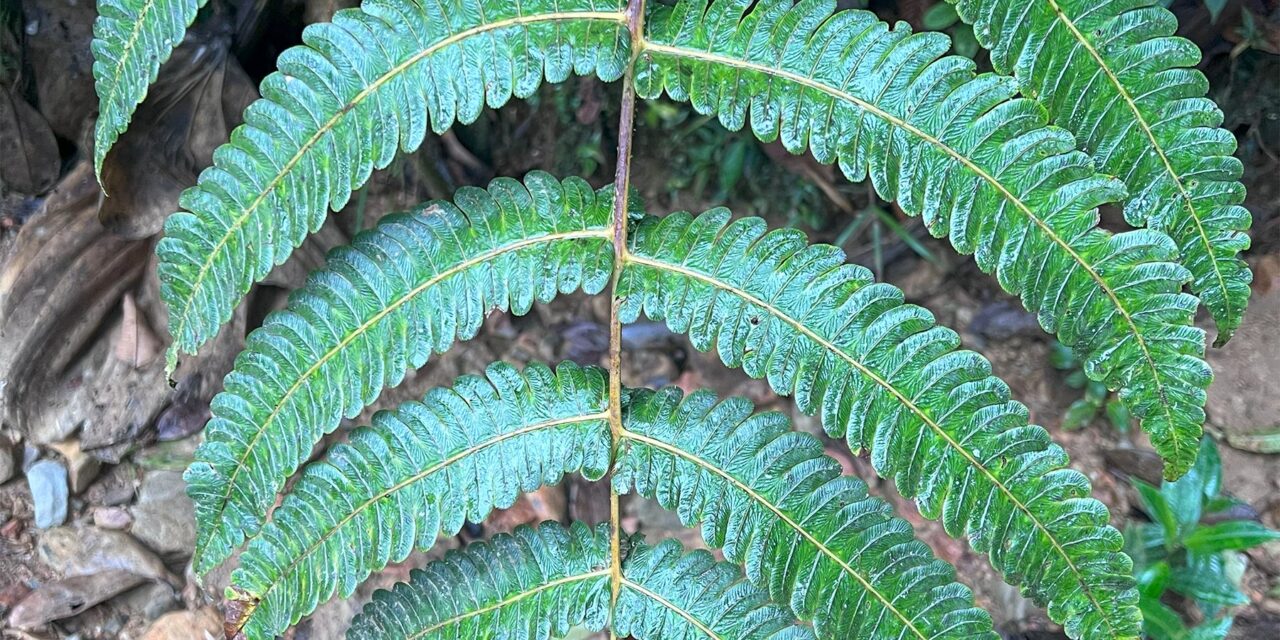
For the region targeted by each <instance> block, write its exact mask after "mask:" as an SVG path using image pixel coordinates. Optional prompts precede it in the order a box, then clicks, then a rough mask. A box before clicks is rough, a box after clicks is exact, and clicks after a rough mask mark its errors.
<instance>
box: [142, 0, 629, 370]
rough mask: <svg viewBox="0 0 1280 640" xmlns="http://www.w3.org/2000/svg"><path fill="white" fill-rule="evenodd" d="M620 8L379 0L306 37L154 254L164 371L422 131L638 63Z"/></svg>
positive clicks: (585, 2)
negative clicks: (162, 311)
mask: <svg viewBox="0 0 1280 640" xmlns="http://www.w3.org/2000/svg"><path fill="white" fill-rule="evenodd" d="M623 4H624V3H623V1H622V0H524V1H522V2H508V1H506V0H486V1H485V2H480V3H477V2H473V1H466V0H447V1H443V0H442V1H440V2H415V1H412V0H382V1H378V2H366V3H365V4H364V6H363V7H362V8H360V9H352V10H346V11H340V12H338V13H337V14H336V15H335V16H334V18H333V22H332V23H323V24H317V25H312V26H310V27H308V28H307V29H306V31H305V32H304V33H303V40H304V42H305V43H306V45H305V46H299V47H294V48H292V49H289V50H288V51H286V52H285V53H284V54H282V55H281V56H280V59H279V71H278V72H276V73H273V74H271V75H270V76H268V77H267V78H266V79H265V80H264V81H263V83H262V96H263V98H262V99H261V100H258V101H257V102H255V103H253V104H252V105H250V107H249V108H248V109H247V110H246V111H245V124H244V125H242V126H241V127H239V128H237V129H236V130H235V131H233V132H232V134H231V141H230V142H229V143H228V144H226V145H223V146H222V147H220V148H219V149H218V150H217V151H216V152H215V153H214V164H213V166H212V167H210V168H209V169H207V170H205V171H204V173H202V174H201V176H200V181H199V184H197V185H196V186H195V187H192V188H191V189H188V190H187V191H186V192H185V193H184V194H183V195H182V198H181V201H180V203H181V206H182V207H183V209H184V211H181V212H178V213H176V214H174V215H172V216H170V217H169V219H168V220H167V221H166V223H165V237H164V239H162V240H161V241H160V243H159V245H158V246H157V248H156V253H157V254H158V256H159V258H160V264H159V273H160V279H161V282H162V288H161V297H162V298H163V299H164V302H165V304H166V305H167V306H168V309H169V317H170V321H169V332H170V334H171V335H172V336H173V340H174V342H173V345H172V347H171V348H170V350H169V354H168V359H169V368H170V369H172V368H173V367H174V365H175V363H176V359H177V355H178V354H179V353H180V352H187V353H194V352H195V350H196V349H197V348H198V347H199V346H200V345H201V344H202V343H203V342H204V341H205V340H207V339H209V338H210V337H212V336H213V335H214V334H215V333H216V331H217V328H218V326H219V325H220V324H222V323H223V322H225V321H226V319H227V318H229V317H230V315H231V312H232V309H233V308H234V307H235V306H236V304H237V303H238V301H239V300H240V298H241V297H243V296H244V294H245V293H247V292H248V291H249V287H250V286H251V285H252V284H253V283H254V282H257V281H259V280H261V279H262V278H264V277H265V276H266V275H267V273H268V272H269V271H270V270H271V268H272V267H274V266H275V265H277V264H280V263H281V262H283V261H284V260H285V259H286V258H287V257H288V256H289V254H290V253H291V252H292V251H293V249H294V248H296V247H297V246H298V245H300V244H301V243H302V240H303V238H304V237H305V236H306V234H307V233H309V232H312V231H315V230H316V229H317V228H319V226H320V224H321V223H322V222H323V221H324V218H325V215H326V213H327V212H328V210H329V209H330V208H332V209H335V210H336V209H339V208H341V207H342V206H343V205H344V204H345V203H346V202H347V200H348V198H349V197H350V195H351V192H352V190H353V189H356V188H359V187H360V186H361V185H363V184H364V183H365V181H366V180H367V179H368V177H369V175H370V172H371V171H372V170H373V169H375V168H381V167H385V166H387V164H389V163H390V162H391V160H392V159H393V158H394V156H395V154H396V151H397V150H398V149H399V150H405V151H411V150H413V149H416V148H417V147H418V145H419V144H421V142H422V139H423V136H424V135H425V133H426V130H427V127H428V123H430V127H431V128H432V129H433V130H435V131H444V130H446V129H448V128H449V126H450V125H451V124H452V123H453V122H454V121H455V120H456V121H459V122H471V121H473V120H475V119H476V117H478V116H479V114H480V113H481V110H482V108H483V107H484V106H485V105H486V104H487V105H489V106H490V107H498V106H500V105H502V104H504V103H505V102H506V101H507V100H509V99H510V98H511V96H513V95H514V96H517V97H527V96H529V95H530V94H532V93H533V92H534V90H536V89H537V87H538V86H539V84H540V83H541V82H542V80H543V79H544V78H545V79H547V80H548V81H551V82H560V81H563V80H564V79H565V78H567V77H568V76H569V75H570V73H571V72H572V73H578V74H582V75H585V74H590V73H594V74H596V75H598V76H599V77H600V78H602V79H605V80H614V79H616V78H618V77H620V76H621V75H622V72H623V68H624V67H625V65H626V63H627V61H628V60H629V57H630V37H629V36H628V35H627V31H626V29H625V26H624V24H623V22H624V20H625V16H624V14H623V13H622V11H621V8H622V5H623Z"/></svg>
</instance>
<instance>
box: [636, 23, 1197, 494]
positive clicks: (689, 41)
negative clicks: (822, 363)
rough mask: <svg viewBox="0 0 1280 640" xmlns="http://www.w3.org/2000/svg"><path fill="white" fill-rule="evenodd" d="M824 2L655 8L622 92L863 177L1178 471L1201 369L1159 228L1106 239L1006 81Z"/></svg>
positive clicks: (1081, 187)
mask: <svg viewBox="0 0 1280 640" xmlns="http://www.w3.org/2000/svg"><path fill="white" fill-rule="evenodd" d="M834 4H835V3H834V0H806V1H804V2H801V3H799V4H796V5H793V4H792V2H791V0H761V1H759V2H753V1H752V0H715V1H713V2H708V1H707V0H685V1H683V2H680V3H679V4H677V5H676V6H675V7H673V8H672V7H659V8H656V9H655V10H654V11H653V12H652V14H651V15H650V16H649V21H648V31H647V39H646V42H645V43H644V48H643V51H642V52H641V53H640V56H639V58H638V60H637V63H636V64H637V69H636V71H635V78H636V80H635V81H636V86H637V92H638V93H639V95H641V96H642V97H646V98H656V97H658V96H659V95H661V94H662V93H664V92H665V93H667V94H668V95H670V96H671V97H672V98H674V99H677V100H684V101H688V102H689V103H690V104H691V105H692V106H693V107H694V109H696V110H697V111H698V112H699V113H703V114H715V115H717V116H718V117H719V118H720V121H721V122H723V123H724V124H725V126H727V127H729V128H731V129H737V128H740V127H742V126H744V124H745V123H746V122H747V120H748V117H747V116H748V113H749V114H750V116H751V117H750V123H751V127H752V130H753V131H754V132H755V135H756V136H757V137H759V138H760V139H762V140H774V139H781V141H782V143H783V145H784V146H785V147H786V148H787V149H789V150H790V151H792V152H795V153H799V152H801V151H803V150H804V149H806V148H807V149H809V150H810V151H811V152H812V153H813V155H814V156H815V157H816V158H817V159H818V160H819V161H821V162H838V163H839V165H840V168H841V169H842V170H843V172H844V174H845V175H846V176H848V178H849V179H850V180H853V181H860V180H863V179H864V178H866V177H868V176H869V177H870V179H871V181H872V183H873V185H874V186H875V188H876V190H877V191H878V192H879V193H880V194H881V195H883V196H884V197H886V198H888V199H891V200H897V201H898V202H899V203H900V205H901V206H902V208H903V209H904V210H905V211H907V212H909V213H912V214H918V215H921V216H922V217H923V219H924V221H925V223H926V224H927V226H928V228H929V229H930V230H931V231H932V232H933V233H934V234H936V235H939V236H941V235H947V236H949V237H950V240H951V243H952V244H953V245H954V246H955V247H956V249H957V250H958V251H960V252H961V253H974V254H976V261H977V263H978V265H979V266H980V267H981V268H982V269H983V270H984V271H987V272H992V273H994V274H995V276H996V277H997V279H998V280H999V282H1000V284H1001V286H1002V287H1003V288H1004V289H1005V290H1006V291H1009V292H1010V293H1013V294H1017V295H1019V296H1020V297H1021V298H1022V302H1023V304H1024V306H1026V308H1027V309H1029V310H1031V311H1034V312H1037V313H1038V314H1039V319H1040V323H1041V325H1042V326H1043V327H1044V328H1045V329H1046V330H1047V331H1050V332H1052V333H1055V334H1056V335H1057V336H1058V339H1059V340H1061V341H1062V342H1063V343H1064V344H1066V345H1068V346H1069V347H1071V348H1072V349H1073V350H1074V351H1075V352H1076V353H1077V354H1079V355H1080V357H1081V359H1082V360H1084V361H1085V363H1086V372H1087V373H1088V374H1089V376H1090V377H1091V378H1093V379H1095V380H1101V381H1104V382H1105V383H1106V384H1107V385H1108V386H1109V387H1110V388H1112V389H1119V390H1120V391H1121V398H1122V399H1123V400H1124V401H1125V404H1126V405H1127V406H1128V407H1129V409H1130V412H1131V413H1132V414H1133V415H1134V416H1136V417H1138V418H1140V419H1141V422H1142V426H1143V428H1144V429H1145V430H1146V431H1147V432H1148V433H1149V434H1150V435H1151V439H1152V442H1153V443H1154V444H1155V446H1156V448H1157V450H1158V451H1159V452H1160V454H1161V456H1162V457H1164V459H1165V462H1166V468H1165V473H1166V475H1167V476H1169V477H1177V476H1179V475H1181V474H1182V473H1183V472H1185V471H1186V469H1187V468H1189V467H1190V465H1191V464H1192V462H1193V461H1194V460H1195V454H1196V444H1197V442H1198V441H1199V438H1200V433H1201V425H1202V423H1203V422H1204V417H1205V416H1204V409H1203V407H1204V403H1205V398H1206V394H1205V389H1206V387H1207V386H1208V384H1209V382H1210V379H1211V377H1212V375H1211V373H1210V371H1209V367H1208V365H1207V364H1205V362H1204V360H1203V355H1204V334H1203V332H1202V331H1201V330H1199V329H1196V328H1194V327H1193V326H1192V316H1193V314H1194V312H1195V308H1196V305H1197V302H1196V299H1195V298H1194V297H1192V296H1189V295H1186V294H1183V293H1181V289H1182V285H1183V284H1184V283H1185V282H1186V281H1187V280H1188V279H1189V278H1190V275H1189V273H1188V272H1187V270H1186V269H1185V268H1183V267H1182V266H1180V265H1178V264H1177V263H1176V262H1175V261H1176V259H1177V256H1178V252H1177V247H1176V246H1175V245H1174V243H1173V241H1172V240H1170V238H1169V237H1168V236H1166V235H1164V234H1163V233H1159V232H1154V231H1149V230H1141V231H1134V232H1130V233H1125V234H1119V235H1112V234H1110V233H1108V232H1106V231H1104V230H1102V229H1099V228H1098V226H1097V224H1098V212H1097V207H1098V206H1099V205H1101V204H1104V203H1106V202H1109V201H1113V200H1117V199H1119V198H1120V197H1121V196H1122V195H1123V194H1124V189H1123V185H1122V184H1121V183H1120V182H1119V181H1117V180H1115V179H1112V178H1107V177H1104V176H1102V175H1100V174H1098V173H1097V172H1096V171H1095V170H1094V167H1093V164H1092V162H1091V160H1090V159H1089V157H1088V156H1087V155H1086V154H1084V153H1082V152H1079V151H1075V150H1074V149H1075V140H1074V138H1073V137H1072V136H1071V134H1070V133H1068V132H1067V131H1065V130H1062V129H1058V128H1055V127H1050V126H1047V125H1046V123H1045V113H1044V109H1043V108H1042V107H1041V106H1039V105H1038V104H1037V103H1035V102H1033V101H1031V100H1026V99H1022V98H1017V97H1016V94H1017V86H1016V83H1015V82H1014V81H1013V80H1012V79H1010V78H1003V77H1000V76H994V75H989V74H988V75H979V76H975V75H974V73H973V66H974V65H973V61H972V60H969V59H967V58H962V57H958V56H944V55H943V54H944V53H945V52H946V50H947V48H948V46H949V41H948V39H947V38H946V36H944V35H941V34H937V33H926V34H911V33H910V29H909V28H908V27H907V26H906V25H905V24H902V25H899V26H897V27H896V28H894V29H890V28H889V27H888V25H886V24H885V23H883V22H881V21H880V20H879V19H878V18H876V16H875V15H874V14H871V13H869V12H865V11H840V12H836V13H833V9H834Z"/></svg>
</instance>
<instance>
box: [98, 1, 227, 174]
mask: <svg viewBox="0 0 1280 640" xmlns="http://www.w3.org/2000/svg"><path fill="white" fill-rule="evenodd" d="M205 2H207V0H98V19H97V20H95V21H94V23H93V44H92V45H91V48H92V50H93V79H94V83H95V87H94V88H95V89H96V90H97V93H98V122H97V124H96V125H94V131H93V167H94V169H95V170H96V171H97V172H98V174H99V175H101V174H102V160H103V158H105V157H107V151H110V150H111V146H112V145H114V144H115V143H116V140H117V139H119V137H120V134H122V133H124V131H125V129H126V128H128V126H129V119H130V118H132V117H133V111H134V109H136V108H137V107H138V105H139V104H141V103H142V100H143V99H144V98H146V97H147V89H148V87H150V86H151V83H152V82H155V80H156V74H158V73H159V72H160V65H161V64H164V62H165V61H166V60H168V59H169V55H170V54H172V53H173V50H174V49H175V48H177V46H178V45H179V44H181V43H182V39H183V37H184V36H185V35H186V32H187V27H189V26H191V22H192V21H193V20H195V18H196V11H197V10H198V9H199V8H200V7H203V6H204V3H205Z"/></svg>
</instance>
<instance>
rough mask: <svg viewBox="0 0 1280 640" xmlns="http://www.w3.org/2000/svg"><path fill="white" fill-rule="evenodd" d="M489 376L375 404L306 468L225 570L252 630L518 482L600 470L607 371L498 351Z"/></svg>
mask: <svg viewBox="0 0 1280 640" xmlns="http://www.w3.org/2000/svg"><path fill="white" fill-rule="evenodd" d="M486 377H487V379H486V378H481V377H477V376H463V377H462V378H459V379H458V381H457V383H456V384H455V385H454V387H453V388H451V389H446V388H439V389H435V390H433V391H432V392H430V393H429V394H427V396H426V398H425V399H424V400H423V401H422V402H409V403H405V404H403V405H401V406H400V407H399V408H398V409H396V410H395V411H388V412H380V413H378V414H377V415H376V416H374V419H373V425H372V426H371V427H367V428H364V429H359V430H357V431H355V432H353V433H352V434H351V437H350V439H349V441H348V442H347V443H346V444H341V445H338V446H335V447H334V448H332V449H331V450H330V452H329V454H328V456H327V458H326V459H325V460H324V461H323V462H319V463H314V464H310V465H308V466H307V467H306V469H305V471H304V472H303V473H302V474H301V477H300V478H299V480H298V482H297V483H296V484H295V485H294V487H293V490H292V491H291V492H290V493H289V495H288V496H287V497H286V498H285V500H284V502H283V503H282V504H281V505H280V508H278V509H277V510H276V511H275V513H274V515H273V516H272V521H271V522H270V523H269V524H268V525H267V526H266V527H264V528H263V530H262V533H261V534H260V535H259V536H257V537H256V538H255V539H254V541H253V543H252V544H250V545H249V547H248V549H246V550H245V552H244V554H242V555H241V556H240V568H239V569H237V570H236V572H235V573H234V574H233V575H232V583H233V584H234V585H235V586H236V588H237V592H238V593H241V594H244V596H245V597H247V598H249V599H251V600H252V601H253V602H254V603H255V605H254V608H253V610H252V612H251V613H250V615H249V616H248V618H247V619H246V620H245V621H244V622H245V625H244V631H245V633H246V635H247V636H248V637H252V638H256V637H266V638H269V637H275V636H277V635H279V634H281V633H283V632H284V631H285V629H287V628H288V627H289V626H290V625H292V624H294V623H296V622H297V621H298V619H299V618H300V617H301V616H303V615H306V614H308V613H311V611H313V610H314V609H315V607H316V606H317V605H318V604H320V603H321V602H324V601H326V600H328V599H329V598H330V597H332V596H333V595H334V592H335V591H336V592H337V594H338V595H339V596H340V597H344V598H345V597H348V596H350V595H351V593H352V592H353V591H355V588H356V586H358V585H359V584H360V583H361V582H362V581H364V579H365V578H366V577H368V575H369V572H370V571H376V570H378V569H381V568H383V567H385V566H386V565H387V563H388V562H399V561H402V560H404V559H405V557H406V556H408V554H409V552H410V551H412V550H413V549H415V548H418V549H427V548H429V547H431V546H433V545H434V544H435V541H436V537H437V536H438V535H441V534H443V535H455V534H456V533H457V532H458V531H459V530H460V529H461V528H462V525H463V524H464V522H466V521H471V522H484V520H485V519H486V518H487V517H488V516H489V512H490V511H491V510H492V509H494V508H507V507H510V506H511V505H512V503H514V502H515V499H516V497H517V496H518V495H520V493H523V492H529V491H534V490H536V489H538V488H541V487H543V486H546V485H553V484H556V483H558V482H559V481H560V478H561V477H562V475H563V474H565V473H581V474H582V475H584V476H585V477H586V478H588V479H590V480H598V479H599V478H601V477H602V476H603V475H604V473H605V471H607V470H608V468H609V451H610V441H609V427H608V424H607V421H606V414H605V411H606V409H607V390H606V384H605V376H604V372H603V371H601V370H599V369H594V368H593V369H582V368H580V367H578V366H577V365H574V364H572V363H565V364H562V365H560V367H559V368H558V369H557V370H556V371H555V372H552V371H551V370H550V369H548V368H547V367H546V366H545V365H541V364H530V365H529V366H528V367H527V368H526V369H525V370H524V372H523V373H521V372H520V371H518V370H516V369H515V368H514V367H512V366H511V365H509V364H506V363H497V364H494V365H491V366H490V367H489V368H488V370H487V376H486ZM463 637H466V636H463Z"/></svg>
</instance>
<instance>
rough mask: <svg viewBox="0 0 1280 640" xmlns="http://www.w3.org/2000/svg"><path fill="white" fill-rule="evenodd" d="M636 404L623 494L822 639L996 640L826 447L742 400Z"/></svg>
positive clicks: (619, 474) (652, 397) (670, 397)
mask: <svg viewBox="0 0 1280 640" xmlns="http://www.w3.org/2000/svg"><path fill="white" fill-rule="evenodd" d="M680 395H681V394H680V391H679V389H676V388H669V389H664V390H662V391H659V392H656V393H654V392H650V391H634V392H631V394H630V396H629V397H628V398H627V400H626V401H625V402H624V403H623V406H624V414H623V425H624V428H625V431H624V432H623V443H624V444H623V448H622V450H621V452H620V453H619V455H618V460H617V462H616V470H615V471H614V474H613V486H614V489H615V490H616V491H618V492H620V493H626V492H628V491H629V490H631V488H632V487H634V488H635V490H636V492H637V493H639V494H641V495H644V496H648V497H654V498H657V500H658V502H659V503H660V504H661V505H662V506H663V507H664V508H667V509H671V510H674V511H676V512H677V513H678V514H679V515H680V519H681V521H682V522H683V523H684V524H685V525H687V526H691V525H694V524H697V523H701V525H702V535H703V538H704V539H705V540H706V542H707V544H709V545H711V546H713V547H717V548H723V549H724V553H725V557H726V558H727V559H729V560H732V561H734V562H737V563H739V564H743V565H745V567H746V572H747V576H748V577H749V578H750V579H751V580H752V581H753V582H754V583H756V584H757V585H759V586H760V587H762V588H764V589H765V590H766V591H767V592H768V593H769V594H770V596H771V597H772V598H773V599H774V600H775V601H777V602H782V603H790V606H791V609H792V611H794V612H795V614H796V615H797V616H799V617H800V618H801V619H802V620H810V621H812V622H813V626H814V630H815V635H816V636H817V637H818V638H831V639H833V640H834V639H843V638H984V637H985V638H997V637H998V636H997V635H996V634H995V632H994V630H993V629H992V623H991V618H990V616H988V615H987V613H986V612H985V611H983V610H981V609H978V608H976V607H974V604H973V595H972V594H971V593H970V592H969V589H968V588H967V587H965V586H963V585H961V584H959V583H957V582H956V581H955V575H954V574H955V570H954V569H953V568H952V567H951V566H950V565H948V564H947V563H945V562H942V561H939V560H937V559H935V558H934V557H933V553H932V552H931V551H930V550H929V547H928V546H926V545H925V544H924V543H922V542H920V541H919V540H917V539H916V538H915V537H914V534H913V532H912V529H911V525H910V524H908V523H907V522H906V521H905V520H902V519H901V518H895V517H893V512H892V509H891V507H889V505H888V504H887V503H885V502H884V501H882V500H878V499H875V498H871V497H868V495H867V487H866V485H865V484H863V483H862V482H861V481H859V480H857V479H856V478H853V477H849V476H845V475H842V474H841V468H840V463H838V462H836V461H835V460H833V459H831V458H828V457H826V456H825V455H823V453H822V443H820V442H818V440H817V439H816V438H814V437H813V436H810V435H808V434H802V433H796V432H793V431H792V430H791V424H790V421H789V420H787V418H786V417H785V416H783V415H782V414H780V413H765V414H760V415H755V416H752V415H751V412H752V405H751V403H750V402H749V401H747V400H745V399H743V398H731V399H729V400H725V401H724V402H722V403H718V402H717V399H716V397H715V395H714V394H712V393H711V392H707V391H699V392H697V393H694V394H692V395H690V396H688V397H687V398H685V399H684V400H683V402H682V401H681V397H680Z"/></svg>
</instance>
